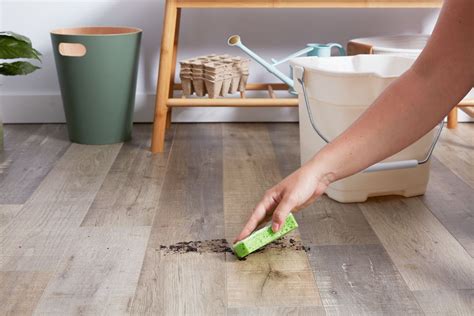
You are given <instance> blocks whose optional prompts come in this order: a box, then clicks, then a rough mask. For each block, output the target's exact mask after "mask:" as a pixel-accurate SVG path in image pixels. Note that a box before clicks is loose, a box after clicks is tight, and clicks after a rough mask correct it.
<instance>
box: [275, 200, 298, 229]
mask: <svg viewBox="0 0 474 316" xmlns="http://www.w3.org/2000/svg"><path fill="white" fill-rule="evenodd" d="M296 206H297V203H296V202H295V200H294V199H292V198H290V197H285V198H283V200H282V201H281V202H280V204H278V206H277V207H276V209H275V212H274V213H273V218H272V221H273V223H272V230H273V232H275V233H276V232H277V231H279V230H280V228H281V226H282V225H283V223H284V222H285V220H286V217H287V216H288V214H290V212H291V210H292V209H293V208H295V207H296Z"/></svg>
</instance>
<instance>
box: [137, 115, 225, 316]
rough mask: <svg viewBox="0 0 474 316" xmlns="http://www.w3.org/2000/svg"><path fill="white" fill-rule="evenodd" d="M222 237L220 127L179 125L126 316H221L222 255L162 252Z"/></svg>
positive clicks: (222, 312) (222, 292) (223, 305)
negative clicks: (138, 276) (145, 315)
mask: <svg viewBox="0 0 474 316" xmlns="http://www.w3.org/2000/svg"><path fill="white" fill-rule="evenodd" d="M223 236H224V214H223V203H222V125H220V124H206V125H203V124H183V125H179V126H178V127H177V130H176V134H175V139H174V143H173V147H172V150H171V153H170V162H169V164H168V168H167V172H166V175H165V180H164V183H163V188H162V192H161V196H160V202H159V209H158V210H157V214H156V216H155V219H154V222H153V226H152V232H151V236H150V240H149V243H148V248H147V252H146V257H145V261H144V263H143V267H142V272H141V275H140V280H139V284H138V288H137V291H136V295H135V298H134V300H133V304H132V308H131V314H138V315H143V314H148V315H150V314H153V315H157V314H159V315H173V316H174V315H185V314H186V315H223V314H225V304H226V290H225V266H224V265H225V261H224V252H222V253H219V252H217V253H214V252H205V253H197V252H184V253H165V252H164V251H161V246H163V247H166V246H169V245H170V244H175V243H177V242H181V241H199V240H201V241H202V240H213V239H221V238H223Z"/></svg>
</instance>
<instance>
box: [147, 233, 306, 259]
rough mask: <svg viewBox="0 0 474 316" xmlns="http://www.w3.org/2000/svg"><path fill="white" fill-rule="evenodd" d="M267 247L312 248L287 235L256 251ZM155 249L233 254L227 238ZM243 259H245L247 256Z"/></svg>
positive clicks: (181, 252)
mask: <svg viewBox="0 0 474 316" xmlns="http://www.w3.org/2000/svg"><path fill="white" fill-rule="evenodd" d="M266 249H291V250H296V251H305V252H308V251H309V250H310V248H309V247H305V246H304V245H303V243H302V242H301V241H299V240H295V239H294V238H291V237H286V236H285V237H282V238H280V239H278V240H276V241H274V242H272V243H270V244H268V245H266V246H265V247H263V248H261V249H259V250H257V251H255V252H254V253H259V252H263V251H265V250H266ZM155 251H161V252H162V253H163V255H165V256H167V255H176V254H183V253H190V252H195V253H199V254H201V253H226V252H227V253H232V254H233V251H232V245H231V244H229V243H228V242H227V240H226V239H211V240H191V241H181V242H177V243H175V244H172V245H160V247H159V248H156V249H155ZM243 260H245V258H244V259H243Z"/></svg>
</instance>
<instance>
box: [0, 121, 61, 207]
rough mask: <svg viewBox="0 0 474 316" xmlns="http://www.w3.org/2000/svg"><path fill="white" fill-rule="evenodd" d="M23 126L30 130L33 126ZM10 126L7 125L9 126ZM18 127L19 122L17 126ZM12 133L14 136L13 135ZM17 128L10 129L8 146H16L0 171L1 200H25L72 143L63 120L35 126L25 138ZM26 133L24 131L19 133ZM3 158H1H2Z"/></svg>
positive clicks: (3, 202) (10, 202) (21, 201)
mask: <svg viewBox="0 0 474 316" xmlns="http://www.w3.org/2000/svg"><path fill="white" fill-rule="evenodd" d="M21 127H23V128H22V129H24V130H30V128H29V127H30V126H28V125H27V126H23V125H21ZM9 128H10V127H7V129H9ZM15 130H17V126H16V127H15ZM12 134H13V135H15V136H12V139H10V136H9V135H12ZM16 134H17V133H16V132H12V133H10V132H9V133H8V134H7V137H6V145H5V146H6V149H7V151H8V150H9V149H8V148H10V147H13V146H14V150H13V151H12V152H11V154H10V155H5V156H8V157H5V158H4V159H5V161H3V163H2V162H0V164H2V165H3V167H2V168H1V172H0V204H23V203H25V201H26V200H27V199H28V198H29V197H30V195H31V194H32V193H33V192H34V190H35V189H36V188H37V187H38V185H39V184H40V182H41V181H42V180H43V178H44V177H45V176H46V175H47V174H48V172H49V171H50V170H51V168H52V167H53V166H54V164H55V163H56V161H57V160H58V159H59V158H61V156H62V155H63V154H64V152H65V151H66V149H67V148H68V147H69V146H70V142H69V140H68V137H67V131H66V126H65V125H63V124H45V125H42V126H41V127H39V128H38V129H34V130H31V135H29V137H27V138H26V139H24V140H23V141H21V142H17V143H16V144H10V142H13V141H17V140H18V138H19V137H18V135H16ZM19 134H20V135H22V136H24V131H23V133H19ZM0 160H1V158H0Z"/></svg>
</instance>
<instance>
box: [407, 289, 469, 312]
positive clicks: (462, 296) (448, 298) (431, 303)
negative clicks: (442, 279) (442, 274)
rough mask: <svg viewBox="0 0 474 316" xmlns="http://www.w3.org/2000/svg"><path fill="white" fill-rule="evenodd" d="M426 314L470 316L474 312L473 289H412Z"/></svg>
mask: <svg viewBox="0 0 474 316" xmlns="http://www.w3.org/2000/svg"><path fill="white" fill-rule="evenodd" d="M414 294H415V297H416V299H417V301H418V302H419V304H420V305H421V307H422V308H423V311H424V312H425V314H426V315H457V316H471V315H472V314H473V312H474V289H470V290H435V291H414Z"/></svg>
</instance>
